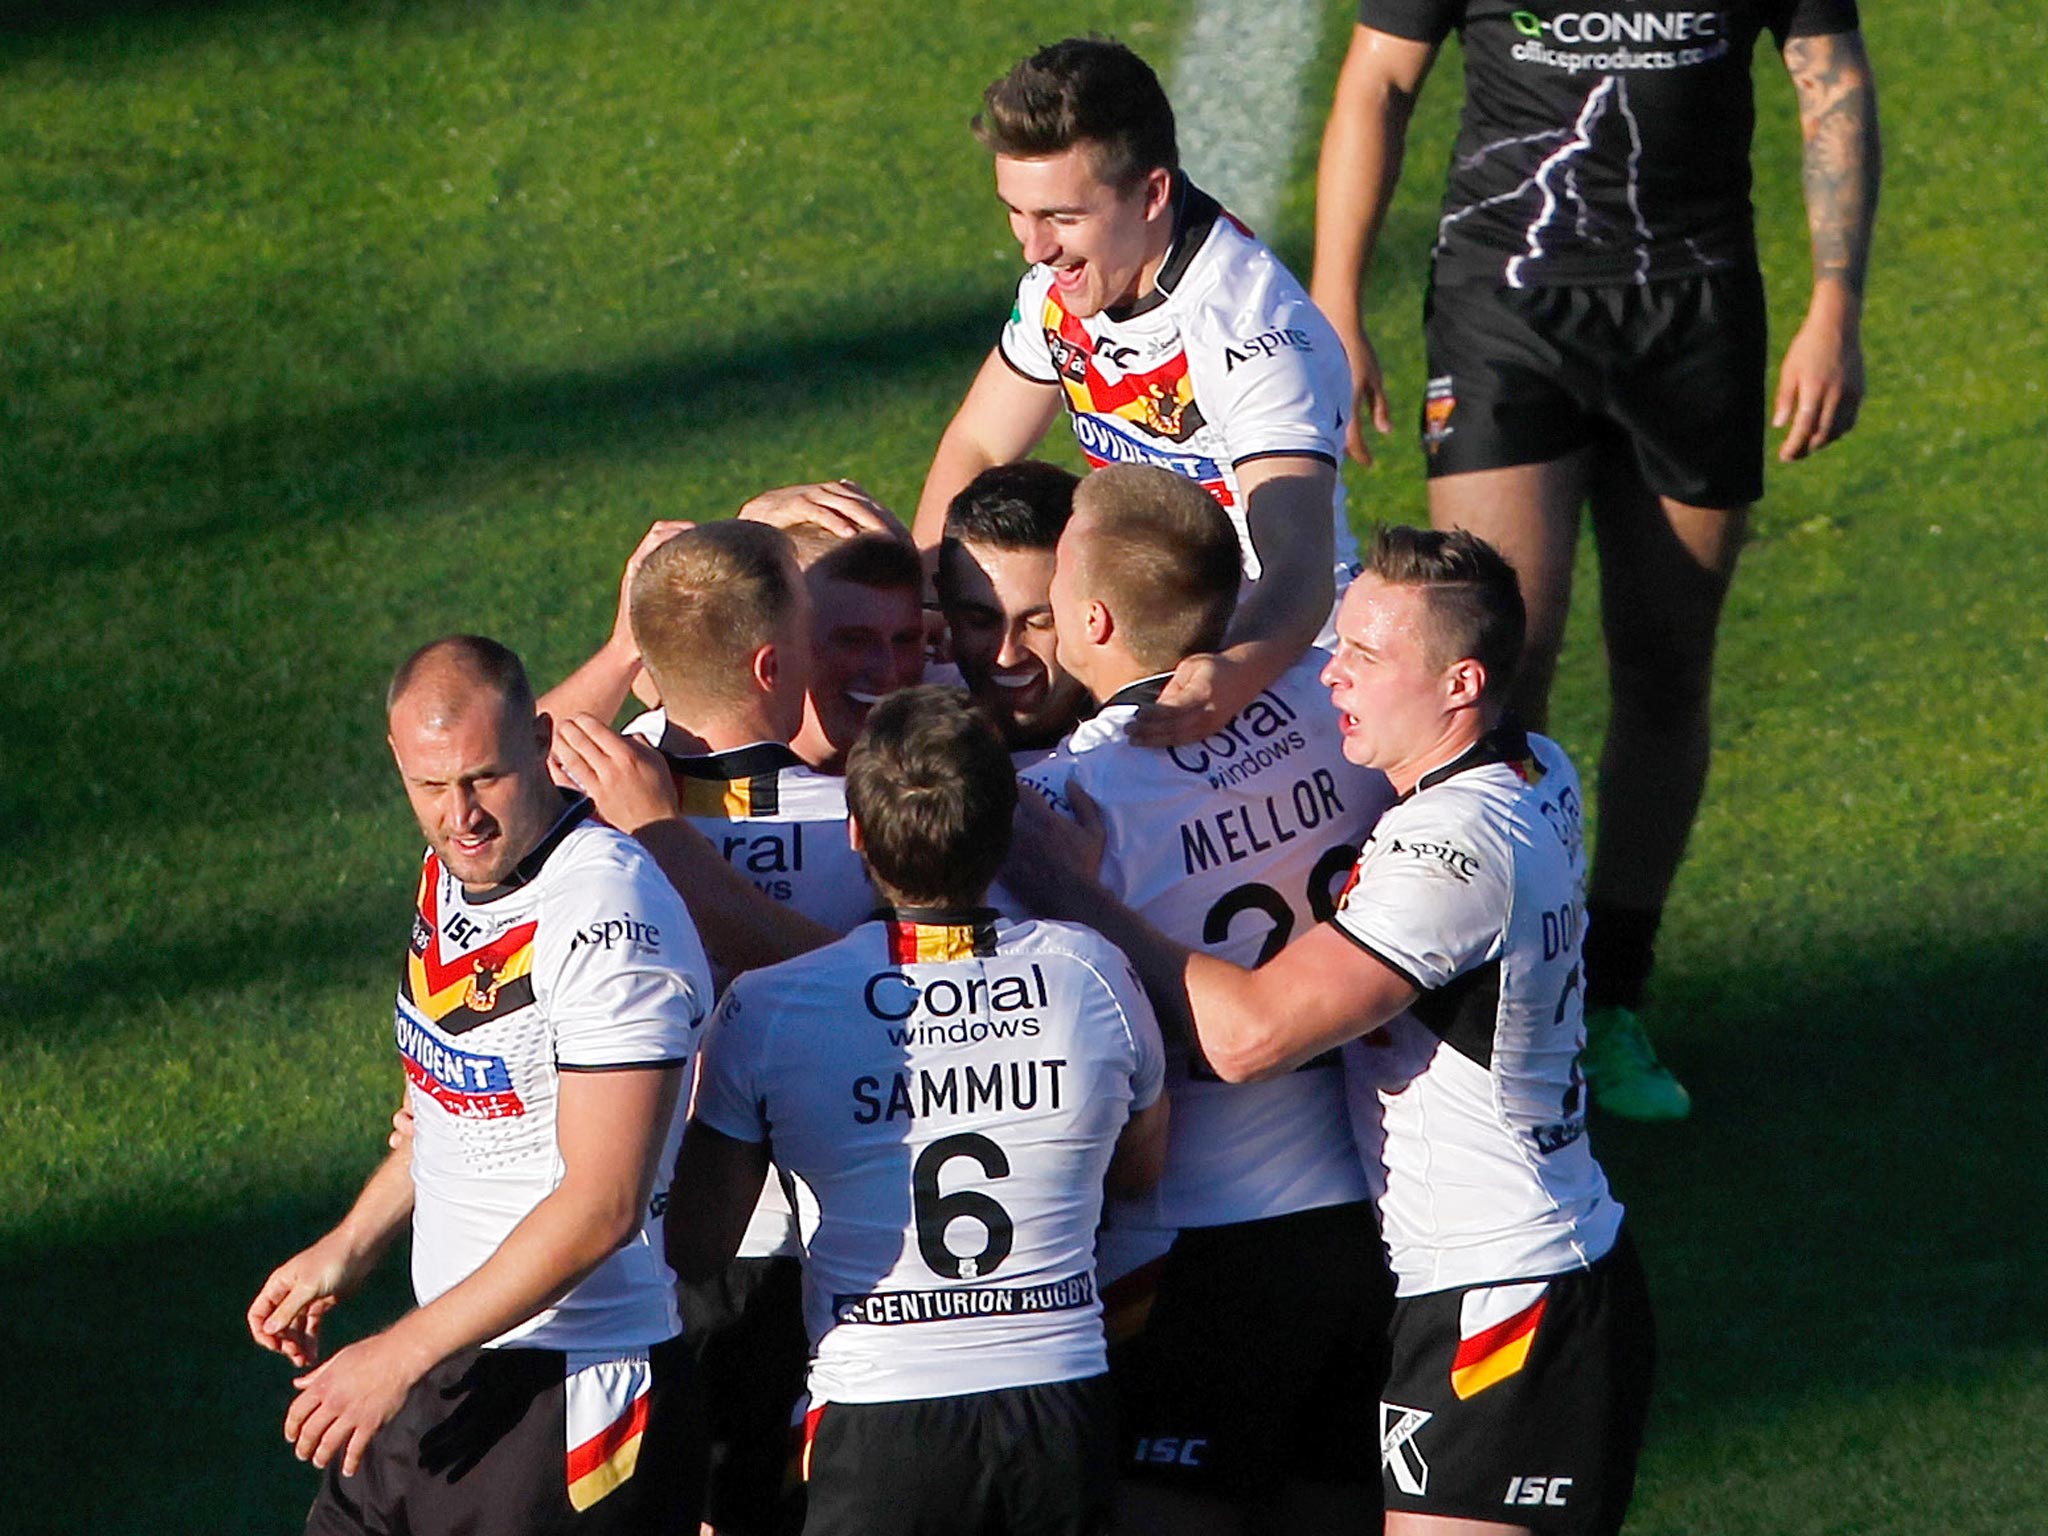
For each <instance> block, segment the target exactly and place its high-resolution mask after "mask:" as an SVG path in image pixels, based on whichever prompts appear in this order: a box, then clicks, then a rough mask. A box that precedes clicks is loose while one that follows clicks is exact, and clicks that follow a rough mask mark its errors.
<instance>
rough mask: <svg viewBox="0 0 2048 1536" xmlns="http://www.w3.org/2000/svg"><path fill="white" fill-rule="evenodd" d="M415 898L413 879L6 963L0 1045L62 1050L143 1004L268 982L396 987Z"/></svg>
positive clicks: (309, 988) (311, 987) (1, 979)
mask: <svg viewBox="0 0 2048 1536" xmlns="http://www.w3.org/2000/svg"><path fill="white" fill-rule="evenodd" d="M401 869H402V866H401ZM411 895H412V885H411V882H410V881H409V880H395V881H393V882H392V883H391V885H390V886H389V888H387V889H385V890H362V889H351V890H343V891H340V892H337V893H335V894H334V895H333V896H331V897H329V898H326V899H323V900H315V899H313V898H311V897H309V896H307V895H306V894H305V893H301V894H300V898H299V900H298V901H297V902H296V903H295V905H294V906H293V908H292V915H291V916H290V917H289V918H286V917H284V916H282V915H281V914H277V913H270V912H264V911H253V912H250V913H249V914H248V915H247V916H246V917H245V918H243V919H242V920H241V921H239V922H237V923H235V924H233V925H230V926H224V927H221V928H218V929H213V930H209V931H208V932H207V933H206V936H205V937H204V938H184V939H173V940H166V939H164V938H162V937H155V936H153V937H150V938H148V939H146V940H140V941H138V940H136V939H133V938H129V937H123V938H119V939H113V940H109V941H108V942H106V943H104V944H102V945H100V946H98V947H94V948H86V947H84V946H74V950H73V953H74V955H75V958H74V959H73V960H72V961H71V963H69V964H67V965H64V966H61V967H53V966H47V965H44V966H34V967H30V968H27V969H25V970H21V971H16V970H15V969H14V967H12V966H8V967H6V968H4V969H0V1048H4V1047H6V1046H7V1045H9V1044H12V1043H15V1042H20V1043H24V1044H28V1043H34V1044H37V1045H44V1046H49V1045H61V1044H62V1042H63V1041H65V1040H66V1039H67V1038H72V1037H74V1036H76V1035H79V1034H83V1033H85V1032H88V1031H94V1030H98V1029H102V1028H104V1027H105V1026H106V1023H107V1021H108V1020H109V1019H113V1018H120V1017H136V1016H138V1015H140V1014H142V1013H143V1011H144V1008H143V1005H145V1004H148V1003H152V1002H154V1003H157V1004H161V1005H163V1006H164V1007H165V1008H168V1009H175V1008H177V1006H178V1005H179V1004H181V1003H183V1002H184V1001H185V1000H186V999H188V998H191V997H195V996H199V995H203V994H207V993H217V994H227V993H233V992H239V991H241V990H243V989H245V988H248V987H251V986H261V985H263V984H264V983H266V982H271V981H276V982H281V983H289V985H290V986H291V987H292V988H293V989H294V990H297V991H302V992H304V993H306V994H311V993H314V992H317V991H320V990H321V989H324V988H329V987H335V986H349V987H353V986H358V985H360V984H361V983H362V980H363V975H364V971H365V969H366V968H368V969H370V970H374V971H377V972H379V973H380V974H384V975H388V976H389V977H390V979H391V982H392V984H393V985H394V986H395V985H396V984H397V979H398V972H399V962H400V960H401V959H402V958H403V950H402V947H401V946H402V945H403V942H404V934H405V924H406V922H407V921H408V914H409V910H410V897H411ZM80 949H83V950H84V952H83V953H78V951H79V950H80Z"/></svg>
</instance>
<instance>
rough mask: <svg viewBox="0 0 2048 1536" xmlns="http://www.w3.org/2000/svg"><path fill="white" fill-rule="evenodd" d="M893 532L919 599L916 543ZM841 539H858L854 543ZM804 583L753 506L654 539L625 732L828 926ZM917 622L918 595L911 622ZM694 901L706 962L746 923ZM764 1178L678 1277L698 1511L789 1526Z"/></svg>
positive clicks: (788, 1393) (790, 1482)
mask: <svg viewBox="0 0 2048 1536" xmlns="http://www.w3.org/2000/svg"><path fill="white" fill-rule="evenodd" d="M833 542H834V544H835V546H836V545H838V541H837V540H834V541H833ZM889 547H890V548H891V549H893V550H895V552H896V555H897V562H898V568H899V569H900V570H902V571H903V572H904V573H905V575H906V577H907V579H908V581H909V583H910V585H909V586H908V587H907V591H908V594H909V596H910V597H911V598H913V599H914V597H915V593H916V587H915V577H916V567H915V563H914V559H913V557H912V556H911V555H910V554H909V553H908V551H907V550H904V549H903V548H902V547H901V546H900V545H896V544H895V543H893V541H891V542H890V544H889ZM842 548H843V550H844V552H848V553H858V547H857V544H848V545H845V546H842ZM808 585H810V584H807V583H806V581H805V579H804V576H803V574H802V573H801V572H800V571H799V570H798V568H797V562H796V557H795V553H794V551H793V549H792V547H791V541H790V539H789V538H788V537H787V536H786V535H785V534H783V533H782V532H780V531H778V530H777V529H775V528H772V527H768V526H766V525H764V524H762V523H759V522H748V521H735V522H722V523H712V524H708V525H706V526H704V527H702V528H697V529H693V530H690V531H688V532H684V533H679V534H677V535H675V536H674V537H673V538H671V539H669V540H668V541H667V542H666V543H664V544H662V545H661V546H660V547H659V548H658V549H655V550H653V551H652V552H651V553H649V554H648V555H647V556H646V557H645V559H644V560H643V561H642V562H641V564H640V566H639V569H638V570H637V572H636V573H635V575H634V577H633V579H632V582H631V587H630V592H629V594H628V605H629V609H630V614H631V622H632V630H633V638H634V643H635V646H636V649H637V651H638V654H639V656H640V659H641V662H642V664H643V665H644V666H645V667H646V669H647V672H648V675H649V676H650V677H651V679H652V680H653V682H654V685H655V688H656V689H657V690H658V692H659V694H660V697H661V699H662V704H663V708H662V710H661V711H658V712H655V713H653V714H651V715H648V716H645V717H643V718H642V719H641V720H638V721H635V722H634V723H633V724H632V725H629V726H628V727H627V728H626V734H627V735H628V736H636V737H639V738H640V739H643V740H649V741H652V742H653V743H654V744H655V745H656V746H658V747H659V749H660V751H661V753H662V756H663V758H664V759H665V761H666V764H667V767H668V769H669V772H670V774H671V776H672V780H673V783H674V787H675V791H676V797H677V801H678V806H679V809H680V811H681V813H682V815H683V816H684V817H686V818H687V819H688V821H689V823H690V824H691V825H692V826H694V827H695V828H696V829H697V830H698V831H699V832H701V833H702V834H703V835H704V836H705V837H706V838H708V839H709V840H710V842H711V843H712V844H713V845H714V846H715V847H716V849H717V853H718V856H719V857H720V858H722V859H723V860H724V861H725V862H726V863H727V864H728V865H730V866H731V867H732V868H733V869H735V870H738V871H740V872H742V873H744V874H745V875H746V877H747V878H748V879H749V880H750V881H751V882H752V884H753V885H754V887H755V889H756V890H758V891H760V892H761V894H762V895H763V896H764V897H767V898H768V899H770V900H772V901H774V902H776V903H777V904H779V905H781V906H784V907H787V908H789V909H791V910H793V911H795V912H797V913H800V914H802V915H803V916H804V917H806V918H808V919H810V920H811V921H812V922H814V923H817V924H820V925H822V926H823V927H824V928H826V929H828V930H830V931H831V932H832V933H834V934H838V933H843V932H845V931H847V930H848V929H850V928H852V927H854V926H855V925H856V924H858V923H860V922H862V921H864V920H865V919H866V918H867V916H868V915H869V914H870V913H871V912H872V911H873V910H874V906H875V893H874V890H873V888H872V887H871V886H870V885H869V884H868V879H867V872H866V870H865V868H864V867H863V865H862V863H861V859H860V855H859V854H858V853H856V852H855V851H854V850H853V848H852V846H851V845H850V844H849V842H848V839H847V831H846V793H845V785H844V780H843V779H841V778H838V777H836V776H833V775H828V774H823V773H819V772H818V771H817V770H815V769H814V768H812V767H810V766H809V765H808V764H806V763H805V762H804V761H803V760H802V759H801V758H800V757H798V755H797V754H796V752H795V751H794V750H792V748H791V745H790V739H791V737H793V736H795V735H797V733H798V732H799V730H800V729H805V728H808V729H813V730H816V729H817V728H818V722H819V720H820V718H821V716H823V717H826V718H832V719H835V720H836V719H838V716H839V713H850V711H851V706H850V704H835V703H834V702H827V703H826V704H825V705H824V706H823V707H821V706H820V705H819V703H818V702H817V698H818V694H817V690H816V689H814V688H813V687H811V686H810V684H811V682H812V676H813V672H812V669H813V665H814V660H815V650H814V647H813V645H812V642H811V635H810V617H811V597H810V595H809V592H808V591H807V586H808ZM850 585H852V586H854V587H855V588H856V589H858V590H864V589H862V588H860V587H859V584H858V583H852V584H850ZM844 616H845V615H844V613H843V612H842V614H841V617H842V618H843V617H844ZM915 622H916V615H915V610H914V609H912V610H911V611H910V623H911V624H912V626H913V631H914V627H915ZM840 644H841V645H842V646H844V647H845V648H846V649H849V650H853V651H854V652H855V654H856V655H858V654H859V651H860V650H861V649H863V648H860V647H853V646H848V645H847V644H846V642H845V640H844V637H841V640H840ZM864 649H866V650H870V651H871V650H873V649H875V648H874V647H865V648H864ZM840 686H842V687H843V680H841V682H840ZM835 711H837V712H835ZM749 905H750V906H751V904H749ZM693 906H696V907H700V908H702V909H703V910H704V913H705V921H706V929H707V932H708V933H709V935H710V936H711V938H712V940H713V943H712V958H713V960H714V961H716V960H718V959H720V953H719V945H718V943H717V942H716V941H717V939H718V937H719V934H720V931H721V929H723V928H726V927H730V926H733V925H735V924H738V923H744V922H746V909H741V908H737V907H735V906H734V904H732V903H730V902H720V901H716V900H713V901H703V900H701V899H695V898H693ZM759 1193H760V1200H759V1202H758V1204H757V1206H756V1209H755V1212H754V1216H753V1219H752V1221H751V1222H750V1223H749V1224H748V1228H747V1231H746V1234H745V1236H744V1238H743V1239H742V1241H741V1243H740V1247H739V1252H738V1255H737V1257H736V1258H735V1259H734V1261H733V1262H732V1264H730V1265H728V1266H727V1267H726V1268H725V1269H724V1270H723V1271H721V1272H720V1273H719V1274H717V1275H715V1276H712V1277H709V1278H707V1279H705V1280H704V1281H702V1282H701V1283H698V1284H685V1285H684V1286H683V1287H682V1289H681V1292H680V1297H681V1302H682V1309H683V1320H684V1323H685V1324H686V1326H687V1333H688V1338H689V1343H690V1348H691V1351H692V1354H693V1357H694V1358H695V1359H696V1361H697V1363H698V1367H699V1372H700V1378H701V1381H702V1385H703V1389H704V1395H705V1402H706V1407H707V1411H708V1429H709V1435H710V1453H711V1462H710V1478H709V1481H708V1483H707V1485H706V1489H705V1504H704V1515H705V1520H706V1523H707V1524H708V1525H709V1526H710V1527H711V1528H713V1529H714V1530H717V1531H720V1532H726V1533H732V1536H774V1533H778V1532H782V1533H793V1532H794V1531H796V1530H797V1529H799V1528H800V1527H801V1525H802V1519H803V1506H802V1498H801V1490H800V1489H799V1488H798V1487H797V1486H796V1485H795V1483H794V1479H792V1478H790V1477H789V1476H788V1475H787V1473H788V1469H789V1467H790V1463H791V1460H792V1432H791V1424H792V1418H793V1414H794V1411H795V1408H796V1403H797V1398H798V1397H799V1395H800V1394H801V1393H802V1391H803V1371H804V1360H805V1358H806V1355H807V1353H808V1350H807V1345H806V1341H805V1337H804V1327H803V1312H802V1303H801V1299H800V1289H799V1288H800V1285H801V1276H800V1273H799V1267H798V1260H799V1256H800V1253H801V1249H800V1247H799V1245H798V1242H797V1235H796V1222H795V1217H794V1215H793V1214H792V1212H791V1210H790V1207H789V1202H788V1201H787V1199H785V1198H784V1196H783V1194H782V1190H781V1186H780V1185H779V1184H778V1183H777V1182H776V1181H775V1180H773V1179H768V1180H766V1181H765V1182H764V1183H763V1184H762V1185H761V1186H760V1188H759Z"/></svg>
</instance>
